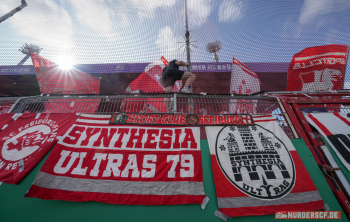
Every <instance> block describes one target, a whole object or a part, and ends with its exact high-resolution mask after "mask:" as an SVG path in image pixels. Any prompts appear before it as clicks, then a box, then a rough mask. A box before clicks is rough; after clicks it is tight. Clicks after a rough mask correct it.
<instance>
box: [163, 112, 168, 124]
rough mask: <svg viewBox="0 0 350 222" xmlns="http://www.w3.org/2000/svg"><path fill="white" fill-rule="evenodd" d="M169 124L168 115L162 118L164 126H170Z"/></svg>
mask: <svg viewBox="0 0 350 222" xmlns="http://www.w3.org/2000/svg"><path fill="white" fill-rule="evenodd" d="M168 122H169V115H168V114H166V115H164V116H163V118H162V124H168Z"/></svg>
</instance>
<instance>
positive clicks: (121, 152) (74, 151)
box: [27, 115, 204, 205]
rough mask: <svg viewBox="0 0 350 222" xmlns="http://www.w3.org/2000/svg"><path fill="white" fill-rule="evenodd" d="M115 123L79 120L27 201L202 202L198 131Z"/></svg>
mask: <svg viewBox="0 0 350 222" xmlns="http://www.w3.org/2000/svg"><path fill="white" fill-rule="evenodd" d="M110 118H111V116H110V115H100V116H99V115H82V116H80V118H79V119H78V120H77V122H76V123H75V124H74V125H73V126H72V127H71V128H70V130H68V132H67V133H66V134H65V135H64V136H63V137H62V138H61V139H60V141H59V142H58V144H57V145H56V146H55V147H54V149H53V150H52V152H51V154H50V156H49V157H48V159H47V161H46V162H45V164H44V166H43V167H42V169H41V170H40V172H39V173H38V175H37V177H36V178H35V181H34V183H33V185H32V187H31V188H30V190H29V192H28V193H27V196H28V197H37V198H41V199H55V200H70V201H79V202H82V201H99V202H104V203H111V204H127V205H173V204H200V203H201V202H202V200H203V199H204V187H203V176H202V163H201V153H200V136H199V127H159V126H157V127H141V126H130V125H129V126H119V125H118V126H116V125H109V124H108V123H109V120H110Z"/></svg>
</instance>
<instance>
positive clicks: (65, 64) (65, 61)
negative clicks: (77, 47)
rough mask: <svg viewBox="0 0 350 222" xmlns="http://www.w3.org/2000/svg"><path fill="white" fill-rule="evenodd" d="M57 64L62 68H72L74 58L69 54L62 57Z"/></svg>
mask: <svg viewBox="0 0 350 222" xmlns="http://www.w3.org/2000/svg"><path fill="white" fill-rule="evenodd" d="M57 64H58V65H59V67H60V68H61V69H62V70H70V69H72V68H73V64H74V63H73V59H72V58H71V57H69V56H63V57H60V58H59V59H58V60H57Z"/></svg>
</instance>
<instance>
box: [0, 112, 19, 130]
mask: <svg viewBox="0 0 350 222" xmlns="http://www.w3.org/2000/svg"><path fill="white" fill-rule="evenodd" d="M17 116H18V114H17V113H1V114H0V131H1V130H3V129H5V128H6V127H8V125H9V124H10V123H12V122H13V121H14V120H15V118H16V117H17Z"/></svg>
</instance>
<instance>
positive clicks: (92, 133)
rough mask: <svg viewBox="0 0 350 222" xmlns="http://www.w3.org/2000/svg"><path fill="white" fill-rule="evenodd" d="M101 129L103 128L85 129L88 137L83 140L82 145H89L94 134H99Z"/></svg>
mask: <svg viewBox="0 0 350 222" xmlns="http://www.w3.org/2000/svg"><path fill="white" fill-rule="evenodd" d="M100 130H101V128H87V129H86V130H85V133H86V138H85V140H83V141H82V142H81V145H82V146H87V145H88V144H89V140H90V138H91V137H92V136H93V135H95V134H97V133H98V132H100Z"/></svg>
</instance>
